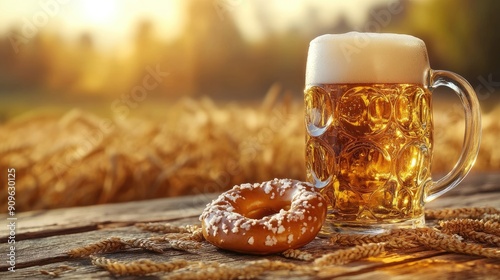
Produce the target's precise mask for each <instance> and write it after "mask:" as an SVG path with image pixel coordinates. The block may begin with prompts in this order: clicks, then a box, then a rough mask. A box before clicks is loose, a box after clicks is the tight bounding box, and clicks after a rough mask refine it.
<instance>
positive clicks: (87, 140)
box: [0, 92, 500, 211]
mask: <svg viewBox="0 0 500 280" xmlns="http://www.w3.org/2000/svg"><path fill="white" fill-rule="evenodd" d="M164 107H165V110H164V111H163V112H162V114H160V115H158V116H155V117H147V116H142V117H141V116H125V117H124V116H119V115H114V116H112V117H108V118H107V117H102V116H98V115H96V114H92V113H89V112H87V111H85V110H81V109H72V110H69V111H67V112H66V113H64V114H61V115H50V114H35V115H30V116H25V117H19V118H14V119H12V120H9V121H7V122H5V123H4V124H2V125H1V126H0V143H1V144H0V145H1V146H0V155H1V157H0V169H1V170H3V171H2V172H5V170H7V168H15V169H16V186H17V189H16V206H17V207H16V208H17V209H16V210H17V211H27V210H35V209H50V208H60V207H71V206H80V205H92V204H100V203H110V202H123V201H131V200H143V199H151V198H159V197H172V196H181V195H188V194H198V193H208V192H221V191H223V190H226V189H229V188H230V187H232V186H233V185H235V184H240V183H244V182H260V181H264V180H269V179H272V178H275V177H277V178H295V179H299V180H304V179H305V163H304V145H305V144H304V139H305V135H304V133H305V129H304V121H303V105H302V102H301V101H299V100H294V99H293V98H287V96H285V97H281V95H280V94H279V93H276V92H274V93H273V92H271V93H270V94H268V96H267V97H266V98H265V100H264V101H262V102H261V103H254V104H242V103H229V104H227V103H226V104H219V103H216V102H214V101H213V100H211V99H209V98H199V99H193V98H186V99H182V100H180V101H177V102H175V103H174V104H171V105H167V104H165V106H164ZM442 107H443V108H446V106H442ZM434 111H435V113H434V120H435V131H436V133H438V131H439V134H438V135H439V137H435V150H434V159H433V173H434V174H441V173H443V172H446V171H447V170H449V169H450V168H451V167H452V166H453V165H454V163H455V161H456V159H457V158H458V151H459V150H460V149H461V146H462V135H463V128H462V127H463V123H462V122H460V121H459V119H460V116H456V114H454V113H452V112H450V111H449V110H448V111H447V110H436V108H435V110H434ZM499 119H500V107H497V108H496V109H495V110H490V111H489V112H488V113H486V114H484V115H483V137H482V146H481V150H480V154H479V157H478V160H477V162H476V165H475V167H474V169H473V170H475V171H476V172H482V171H485V172H498V171H499V170H500V150H498V149H495V148H496V144H497V143H498V136H500V134H499V132H500V122H498V120H499ZM436 135H437V134H436ZM2 185H4V184H3V183H2ZM2 188H3V187H2ZM6 195H7V193H6V192H5V191H2V192H1V194H0V198H1V199H2V200H5V199H6ZM2 211H5V209H2Z"/></svg>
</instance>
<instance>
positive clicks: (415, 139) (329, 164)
mask: <svg viewBox="0 0 500 280" xmlns="http://www.w3.org/2000/svg"><path fill="white" fill-rule="evenodd" d="M305 115H306V128H307V139H306V167H307V178H308V180H309V181H311V182H313V183H314V184H315V186H316V187H318V188H320V190H321V192H322V194H323V195H324V197H325V198H326V199H327V200H328V202H329V205H330V206H331V207H330V209H331V211H330V212H329V219H331V220H335V221H337V222H338V223H342V222H350V224H351V225H352V226H355V225H356V224H358V223H359V224H360V225H364V224H366V223H384V224H391V223H401V222H405V221H408V220H411V221H413V222H415V221H420V222H421V221H422V217H423V202H424V199H423V194H424V193H423V191H424V188H422V187H421V186H422V185H423V184H426V183H430V182H431V177H430V162H431V155H432V108H431V94H430V92H429V91H428V90H426V89H425V87H424V86H423V85H417V84H325V85H321V86H312V87H309V88H307V89H306V91H305Z"/></svg>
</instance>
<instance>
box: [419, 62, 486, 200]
mask: <svg viewBox="0 0 500 280" xmlns="http://www.w3.org/2000/svg"><path fill="white" fill-rule="evenodd" d="M429 85H430V88H431V89H435V88H437V87H440V86H445V87H448V88H450V89H452V90H453V91H454V92H455V93H456V94H457V95H458V97H459V98H460V101H461V102H462V105H463V107H464V114H465V133H464V142H463V146H462V153H461V154H460V158H459V159H458V162H457V163H456V164H455V166H454V167H453V169H452V170H451V171H450V172H449V173H448V174H446V175H445V176H444V177H443V178H441V179H439V180H438V181H435V182H432V185H431V186H430V188H429V189H427V190H426V198H425V201H426V202H429V201H432V200H434V199H435V198H436V197H438V196H440V195H442V194H444V193H445V192H447V191H449V190H451V189H453V188H454V187H456V186H457V185H458V184H459V183H460V182H461V181H462V180H463V178H464V177H465V176H466V175H467V173H469V171H470V169H471V168H472V166H473V165H474V163H475V161H476V158H477V154H478V152H479V145H480V142H481V109H480V106H479V101H478V100H477V96H476V93H475V92H474V90H473V89H472V86H471V85H470V84H469V83H468V82H467V80H465V79H464V78H463V77H462V76H460V75H458V74H455V73H453V72H449V71H443V70H429Z"/></svg>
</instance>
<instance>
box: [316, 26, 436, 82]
mask: <svg viewBox="0 0 500 280" xmlns="http://www.w3.org/2000/svg"><path fill="white" fill-rule="evenodd" d="M428 70H429V59H428V57H427V50H426V47H425V43H424V41H422V40H420V39H418V38H416V37H413V36H410V35H402V34H389V33H384V34H382V33H359V32H349V33H345V34H327V35H322V36H319V37H316V38H315V39H313V40H312V41H311V43H310V45H309V53H308V57H307V67H306V86H309V85H315V84H332V83H337V84H338V83H416V84H425V83H424V79H425V76H426V73H427V71H428Z"/></svg>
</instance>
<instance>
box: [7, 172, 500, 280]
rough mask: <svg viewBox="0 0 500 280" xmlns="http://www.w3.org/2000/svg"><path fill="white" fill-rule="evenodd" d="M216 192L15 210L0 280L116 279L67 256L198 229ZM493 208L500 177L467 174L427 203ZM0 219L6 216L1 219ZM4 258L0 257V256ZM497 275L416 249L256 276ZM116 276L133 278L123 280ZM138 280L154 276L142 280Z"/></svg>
mask: <svg viewBox="0 0 500 280" xmlns="http://www.w3.org/2000/svg"><path fill="white" fill-rule="evenodd" d="M216 195H217V194H208V195H198V196H186V197H179V198H168V199H157V200H148V201H137V202H128V203H119V204H109V205H96V206H89V207H75V208H66V209H56V210H50V211H33V212H25V213H19V214H18V215H17V218H18V226H19V228H18V230H17V233H16V271H15V272H7V271H6V270H7V268H8V264H7V263H6V262H5V261H2V262H0V271H2V272H0V278H2V279H4V277H6V276H8V279H26V278H28V279H29V278H33V277H36V278H39V279H51V278H52V277H53V276H50V275H44V274H42V272H53V273H55V272H57V271H60V272H59V273H60V276H61V277H64V279H82V278H84V279H116V278H115V277H114V276H111V275H110V274H109V273H108V272H106V271H103V270H102V269H100V268H97V267H95V266H93V265H92V264H91V263H90V260H89V259H88V258H75V259H72V258H70V257H68V256H67V255H66V253H65V252H66V251H68V250H69V249H71V248H75V247H78V246H83V245H87V244H90V243H93V242H96V241H99V240H101V239H105V238H107V237H111V236H119V237H127V238H132V237H143V238H145V237H150V236H152V235H154V233H149V232H144V231H141V230H140V229H138V228H136V227H134V226H133V225H134V224H135V223H136V222H149V221H165V222H170V223H173V224H177V225H186V224H198V223H199V221H198V216H199V214H200V213H201V211H202V209H203V208H204V207H205V205H206V203H208V202H209V201H210V200H212V199H213V198H214V197H216ZM464 206H491V207H495V208H500V174H495V173H488V174H472V175H470V176H469V177H468V178H467V179H466V180H465V181H464V182H463V183H462V184H461V185H459V186H458V187H457V188H455V189H453V190H452V191H450V192H449V193H447V194H445V195H443V196H442V197H440V198H438V199H436V200H435V201H433V202H430V203H429V204H428V205H427V207H428V208H443V207H464ZM1 218H2V219H3V220H5V219H6V216H2V217H1ZM1 234H2V236H0V239H1V240H2V242H1V243H0V252H1V256H5V255H6V252H8V244H7V243H6V240H7V236H6V232H5V231H2V232H1ZM326 242H327V241H326V239H319V238H318V239H315V240H314V241H313V242H311V243H310V244H308V245H307V246H306V247H305V249H307V250H308V251H309V252H312V253H314V254H317V255H320V254H323V253H326V252H328V250H329V248H331V247H329V246H327V243H326ZM106 256H107V257H109V258H113V259H117V260H137V259H139V258H149V259H152V260H158V261H167V260H170V259H173V258H184V259H188V260H195V261H202V260H215V261H219V262H221V263H244V262H248V261H251V260H258V259H261V258H262V257H260V256H249V255H243V254H237V253H231V252H227V251H222V250H219V249H217V248H215V247H213V246H211V245H210V244H203V246H202V248H201V249H199V250H197V251H192V252H183V251H177V250H167V251H165V252H164V253H163V254H158V253H151V252H146V251H143V250H140V249H128V250H126V251H124V252H118V253H113V254H106ZM2 258H5V257H2ZM266 258H268V259H271V260H281V261H289V262H294V263H297V264H303V265H308V263H307V262H301V261H294V260H287V259H285V258H283V257H281V256H278V255H273V256H266ZM495 271H497V272H498V271H500V260H498V259H485V258H479V257H473V256H466V255H459V254H449V253H446V252H442V251H429V250H424V249H421V248H417V249H412V250H402V251H395V252H391V253H388V254H386V255H384V256H382V257H377V258H369V259H365V260H362V261H357V262H353V263H350V264H348V265H343V266H335V267H328V268H325V269H324V270H321V271H320V272H319V273H318V274H317V275H316V276H314V277H312V276H309V275H303V274H301V273H299V272H295V271H275V272H267V273H265V274H264V275H262V277H261V278H262V279H277V278H282V279H283V278H297V277H298V278H300V279H329V278H332V277H335V278H336V279H370V280H373V279H389V278H390V279H416V278H419V279H420V278H429V279H438V278H439V279H443V278H445V279H471V278H482V279H496V277H497V274H498V273H497V272H495ZM120 279H135V278H134V277H122V278H120ZM144 279H157V278H154V277H146V278H144Z"/></svg>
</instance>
